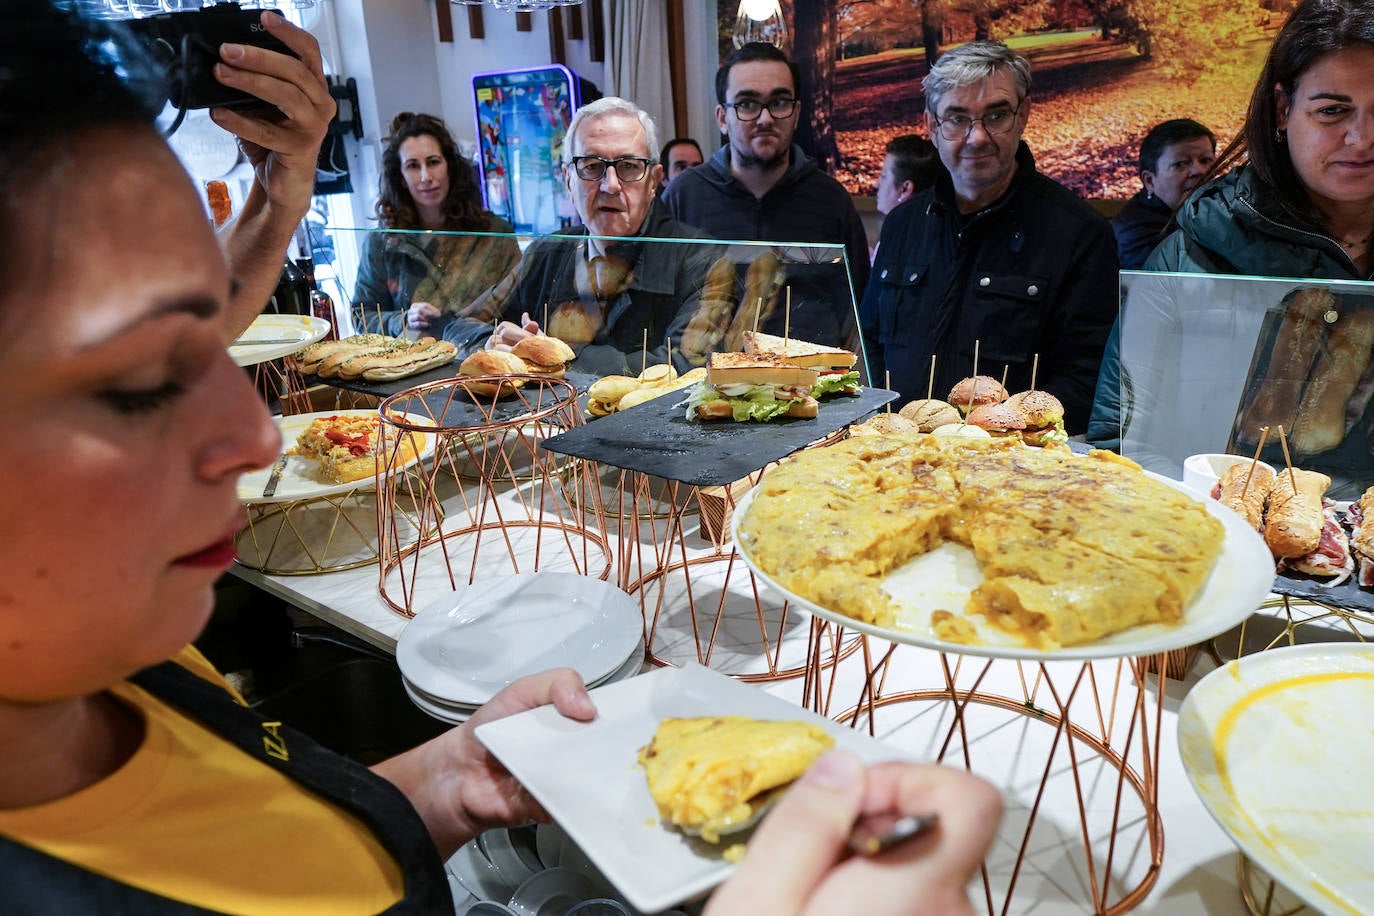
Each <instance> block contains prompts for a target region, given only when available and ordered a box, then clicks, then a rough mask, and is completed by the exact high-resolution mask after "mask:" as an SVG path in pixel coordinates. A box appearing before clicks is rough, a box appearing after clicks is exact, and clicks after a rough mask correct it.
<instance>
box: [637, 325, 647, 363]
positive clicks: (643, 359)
mask: <svg viewBox="0 0 1374 916" xmlns="http://www.w3.org/2000/svg"><path fill="white" fill-rule="evenodd" d="M647 368H649V329H648V328H645V329H644V342H643V343H641V344H640V345H639V371H640V372H643V371H644V370H645V369H647Z"/></svg>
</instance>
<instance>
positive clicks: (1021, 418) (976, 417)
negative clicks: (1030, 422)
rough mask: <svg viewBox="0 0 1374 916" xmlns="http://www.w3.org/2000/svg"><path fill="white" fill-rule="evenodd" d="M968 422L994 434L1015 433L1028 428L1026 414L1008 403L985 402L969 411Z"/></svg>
mask: <svg viewBox="0 0 1374 916" xmlns="http://www.w3.org/2000/svg"><path fill="white" fill-rule="evenodd" d="M968 422H969V424H970V425H972V426H979V427H982V428H983V429H985V430H987V431H988V432H989V433H991V434H993V435H998V434H1013V433H1017V432H1020V431H1021V430H1023V429H1025V428H1026V415H1025V414H1024V413H1022V412H1021V411H1020V409H1019V408H1016V407H1011V406H1008V405H1007V404H984V405H983V406H982V407H975V408H973V409H972V410H970V411H969V414H968Z"/></svg>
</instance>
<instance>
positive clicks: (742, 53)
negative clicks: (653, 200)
mask: <svg viewBox="0 0 1374 916" xmlns="http://www.w3.org/2000/svg"><path fill="white" fill-rule="evenodd" d="M797 90H798V71H797V66H796V64H794V63H793V62H792V61H790V60H789V59H788V58H787V55H786V54H784V53H783V52H782V51H779V50H778V49H777V48H775V47H773V46H772V45H770V44H766V43H763V42H753V43H750V44H746V45H744V46H743V47H742V48H739V49H738V50H736V51H735V52H734V53H732V54H731V55H730V56H729V57H727V58H726V59H725V62H724V63H723V64H721V66H720V69H719V70H717V71H716V102H717V105H716V123H717V125H719V127H720V131H721V133H722V134H725V135H726V137H727V138H728V142H727V143H726V145H725V146H723V147H722V148H721V149H719V150H717V151H716V153H715V154H714V155H713V156H712V157H711V158H710V159H708V160H706V162H705V163H703V164H702V165H701V166H700V167H698V168H695V169H692V170H691V171H690V172H687V173H685V174H683V175H682V176H681V177H680V178H678V179H677V180H675V181H674V182H673V183H672V184H671V185H670V186H669V187H668V190H667V191H665V192H664V194H663V202H664V204H665V205H667V207H668V209H669V211H670V212H672V214H673V216H675V217H676V218H677V219H679V220H681V221H682V222H684V223H687V224H689V225H692V226H696V227H698V228H700V229H703V230H705V231H706V232H709V233H710V234H711V235H712V236H714V237H715V238H718V239H730V240H744V241H768V242H832V243H837V244H843V245H844V246H845V247H846V249H847V254H848V258H849V269H850V271H851V272H852V275H853V276H852V279H853V283H854V290H855V291H856V292H857V291H859V290H862V289H863V287H864V283H865V282H866V280H867V278H868V239H867V237H866V236H865V234H864V226H863V221H862V219H861V218H860V217H859V213H858V211H857V210H855V209H854V203H853V201H852V200H850V197H849V193H848V192H847V191H845V189H844V187H843V186H842V185H841V184H840V183H839V182H838V181H836V180H835V179H834V178H831V177H830V176H829V175H827V174H825V173H824V172H823V171H821V170H820V168H819V167H818V166H817V165H816V163H815V162H814V161H813V160H812V159H811V158H810V157H809V156H807V155H806V153H804V152H802V149H801V147H799V146H797V145H796V144H794V143H793V142H792V136H793V134H795V133H796V130H797V122H798V120H799V119H800V118H803V117H806V111H805V106H804V105H803V104H802V101H801V99H799V98H798V97H797ZM802 293H803V290H802V288H801V287H800V286H799V285H797V284H793V294H794V301H793V308H794V312H795V313H798V314H794V315H793V319H794V322H795V320H796V319H797V318H798V315H799V314H803V315H804V312H803V309H804V308H805V306H804V305H803V304H802V303H801V302H800V300H799V299H798V298H797V297H798V296H799V295H801V294H802ZM823 298H827V299H831V298H833V293H827V295H825V296H824V297H823ZM844 298H845V299H848V298H849V297H848V295H847V292H846V294H845V296H844ZM844 305H845V308H848V303H847V302H846V303H844ZM826 308H827V309H829V310H833V309H834V306H833V304H832V305H827V306H826ZM775 311H776V315H775V318H776V321H775V324H776V329H777V330H778V333H782V330H781V329H782V327H783V324H784V315H783V309H782V308H777V309H776V310H775ZM851 311H852V310H851ZM841 317H842V318H843V316H841ZM842 323H843V322H842ZM847 323H848V325H849V327H850V328H851V329H852V325H853V319H852V317H850V318H848V320H847ZM770 330H773V328H772V327H770ZM792 330H793V331H794V332H796V331H797V326H796V325H795V323H794V325H793V328H792ZM822 330H823V329H822V328H820V327H817V328H816V331H822ZM835 333H837V332H836V329H835V328H833V327H832V328H831V329H830V331H829V336H834V334H835ZM821 342H826V343H839V342H840V341H837V340H825V341H821Z"/></svg>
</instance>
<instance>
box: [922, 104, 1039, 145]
mask: <svg viewBox="0 0 1374 916" xmlns="http://www.w3.org/2000/svg"><path fill="white" fill-rule="evenodd" d="M1020 112H1021V106H1020V105H1018V106H1016V107H1015V108H1005V109H1000V110H998V111H989V112H988V113H987V114H985V115H983V116H982V117H981V118H970V117H969V116H968V115H966V114H952V115H950V116H949V117H947V118H936V119H935V123H936V125H937V126H938V127H939V129H940V136H942V137H944V138H945V139H946V140H963V139H965V138H966V137H968V135H969V134H971V133H973V125H974V123H975V122H977V123H980V124H982V125H983V130H985V131H987V132H988V133H989V134H1005V133H1007V132H1008V131H1010V130H1011V129H1012V127H1013V126H1014V125H1015V124H1016V116H1017V115H1018V114H1019V113H1020Z"/></svg>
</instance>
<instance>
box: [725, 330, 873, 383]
mask: <svg viewBox="0 0 1374 916" xmlns="http://www.w3.org/2000/svg"><path fill="white" fill-rule="evenodd" d="M744 352H745V353H748V354H765V353H766V354H771V355H773V356H780V357H782V358H783V359H785V360H786V361H787V362H789V363H791V364H792V365H794V366H801V367H802V368H804V369H815V370H816V373H817V376H816V384H815V385H814V386H813V387H812V389H811V396H812V397H814V398H819V397H824V396H825V395H827V394H848V395H857V394H858V393H859V391H860V390H861V389H860V387H859V373H858V371H857V370H855V368H854V363H855V362H856V361H857V359H858V358H857V357H856V356H855V355H854V354H853V353H852V352H850V351H849V350H843V349H840V348H839V347H826V346H822V345H821V344H814V343H808V342H807V341H804V340H792V339H790V338H782V337H775V336H773V335H772V334H764V333H761V332H759V331H745V332H744Z"/></svg>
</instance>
